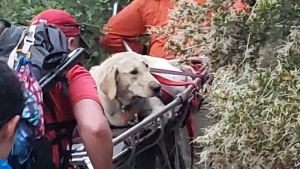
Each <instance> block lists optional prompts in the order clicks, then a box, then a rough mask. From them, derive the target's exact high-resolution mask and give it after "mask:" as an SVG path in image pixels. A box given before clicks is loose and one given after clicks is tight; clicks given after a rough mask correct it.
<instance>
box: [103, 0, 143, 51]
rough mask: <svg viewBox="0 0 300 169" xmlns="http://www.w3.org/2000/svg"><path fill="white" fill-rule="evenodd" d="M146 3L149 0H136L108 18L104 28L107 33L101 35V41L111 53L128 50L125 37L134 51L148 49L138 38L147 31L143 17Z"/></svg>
mask: <svg viewBox="0 0 300 169" xmlns="http://www.w3.org/2000/svg"><path fill="white" fill-rule="evenodd" d="M146 5H147V0H134V1H133V2H131V3H130V4H129V5H128V6H126V7H125V8H124V9H122V10H121V11H120V12H119V13H118V14H117V15H115V16H113V17H111V18H110V19H109V20H108V22H107V24H106V25H105V26H104V28H103V31H104V32H105V33H106V35H102V36H100V43H101V44H102V45H104V47H105V48H106V49H107V50H108V51H109V52H110V53H112V54H113V53H118V52H125V51H126V48H125V46H124V44H123V38H125V39H127V40H126V42H127V43H128V45H129V46H130V48H131V49H132V50H133V51H135V52H137V53H142V52H143V51H145V50H146V49H144V47H145V46H144V45H142V44H141V43H140V41H139V40H138V39H137V38H136V37H139V36H141V35H142V34H143V33H144V32H145V31H146V27H145V25H144V23H145V21H144V18H143V16H144V14H143V8H144V7H145V6H146ZM130 38H132V39H130ZM134 38H135V39H134Z"/></svg>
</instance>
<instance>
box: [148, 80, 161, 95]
mask: <svg viewBox="0 0 300 169" xmlns="http://www.w3.org/2000/svg"><path fill="white" fill-rule="evenodd" d="M150 88H151V89H152V90H153V91H154V92H155V93H159V92H160V89H161V86H160V84H159V83H157V82H153V83H150Z"/></svg>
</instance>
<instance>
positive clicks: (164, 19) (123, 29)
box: [100, 0, 247, 59]
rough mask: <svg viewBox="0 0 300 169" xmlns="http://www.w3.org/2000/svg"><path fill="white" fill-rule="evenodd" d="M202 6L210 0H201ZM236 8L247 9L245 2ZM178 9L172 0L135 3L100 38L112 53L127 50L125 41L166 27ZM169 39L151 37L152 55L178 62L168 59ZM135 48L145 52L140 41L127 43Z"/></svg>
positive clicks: (122, 12)
mask: <svg viewBox="0 0 300 169" xmlns="http://www.w3.org/2000/svg"><path fill="white" fill-rule="evenodd" d="M197 2H199V3H200V4H203V3H205V2H206V0H197ZM233 7H234V8H240V9H241V8H245V7H247V5H245V4H243V3H242V2H241V0H237V3H236V4H235V5H234V6H233ZM169 9H174V3H172V2H170V1H169V0H134V1H133V2H132V3H130V4H129V5H128V6H126V7H125V8H124V9H122V10H121V11H120V12H119V13H118V14H117V15H115V16H113V17H111V18H110V19H109V20H108V23H107V24H106V25H105V26H104V29H103V30H104V32H106V33H107V34H106V35H104V36H100V43H101V44H102V45H104V46H105V48H106V49H107V50H108V51H109V52H110V53H118V52H124V51H126V49H125V47H124V45H123V42H122V40H123V38H126V39H127V38H135V37H139V36H141V35H142V34H143V33H145V32H146V30H147V29H148V28H150V27H152V26H154V27H163V26H165V25H167V23H168V20H169V19H168V10H169ZM166 41H167V39H162V38H159V37H157V36H154V35H150V53H149V55H151V56H154V57H161V58H165V59H174V57H175V56H168V55H167V50H166V49H165V48H164V45H165V43H166ZM126 42H127V43H128V45H129V46H130V47H131V49H132V50H133V51H135V52H137V53H142V51H143V45H142V44H141V43H140V41H139V40H136V39H133V40H126Z"/></svg>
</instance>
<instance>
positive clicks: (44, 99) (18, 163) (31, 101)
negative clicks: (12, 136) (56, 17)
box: [0, 20, 82, 169]
mask: <svg viewBox="0 0 300 169" xmlns="http://www.w3.org/2000/svg"><path fill="white" fill-rule="evenodd" d="M0 21H1V20H0ZM2 21H3V20H2ZM4 23H5V26H6V27H5V29H3V30H2V33H1V32H0V33H1V35H0V59H1V60H4V61H7V64H8V65H9V66H10V67H11V68H12V69H14V70H15V71H16V72H17V74H18V77H19V79H20V81H21V82H23V86H24V96H25V98H26V106H25V108H24V110H23V113H22V117H21V119H20V122H19V126H18V129H17V137H16V141H15V144H14V146H13V148H12V151H11V154H10V156H9V158H8V162H9V164H10V165H11V166H12V168H14V169H40V168H43V169H48V168H49V169H54V168H56V167H55V165H54V163H53V161H52V146H53V145H54V144H57V145H61V140H62V139H64V138H67V139H68V140H69V142H70V144H69V145H70V146H71V145H72V143H71V140H72V133H73V130H74V128H75V126H76V122H75V121H67V122H57V121H56V120H55V112H54V111H53V110H51V107H53V105H51V104H52V103H53V101H52V98H50V96H49V95H48V93H47V92H48V91H49V89H50V88H51V87H52V86H53V85H54V84H56V83H57V82H59V81H60V82H61V83H62V84H63V85H62V86H63V91H62V93H63V94H64V95H66V96H67V93H66V91H67V89H66V88H67V79H66V77H65V75H64V72H66V71H68V70H69V69H70V68H71V67H72V66H74V64H75V63H76V62H77V61H78V58H79V56H80V55H79V54H80V52H82V50H79V51H75V52H72V54H74V53H75V54H77V56H76V57H74V58H73V57H72V58H71V57H70V56H68V54H69V50H68V45H67V38H66V37H65V36H64V34H63V33H62V32H61V31H60V30H59V28H57V27H56V26H53V25H44V24H40V25H33V26H30V27H29V28H28V27H23V26H16V25H10V24H9V25H8V24H7V23H8V22H7V21H4ZM50 35H51V36H50ZM70 58H71V60H70ZM58 70H59V71H58ZM44 105H46V106H47V107H48V108H49V109H50V114H51V116H52V118H53V119H54V122H53V123H51V124H45V122H44V112H43V106H44ZM63 128H66V129H67V131H68V132H66V133H64V134H61V133H60V131H61V130H62V129H63ZM52 130H54V131H55V132H56V138H55V139H54V140H52V141H50V140H48V139H47V138H46V137H45V136H44V134H45V131H52ZM59 147H60V148H61V151H60V153H62V152H63V148H62V147H61V146H59ZM60 157H61V159H63V162H62V164H61V166H60V168H67V166H68V161H69V159H70V157H71V156H70V152H66V151H65V154H60Z"/></svg>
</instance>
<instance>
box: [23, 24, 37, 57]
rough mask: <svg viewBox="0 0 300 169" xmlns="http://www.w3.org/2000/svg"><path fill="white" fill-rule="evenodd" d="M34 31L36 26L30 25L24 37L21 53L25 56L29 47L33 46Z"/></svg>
mask: <svg viewBox="0 0 300 169" xmlns="http://www.w3.org/2000/svg"><path fill="white" fill-rule="evenodd" d="M35 30H36V25H32V26H30V27H29V32H28V33H27V35H26V37H25V38H24V45H23V48H22V53H24V54H27V53H28V51H29V49H30V47H31V46H32V45H33V44H34V41H35V38H34V35H35Z"/></svg>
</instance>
